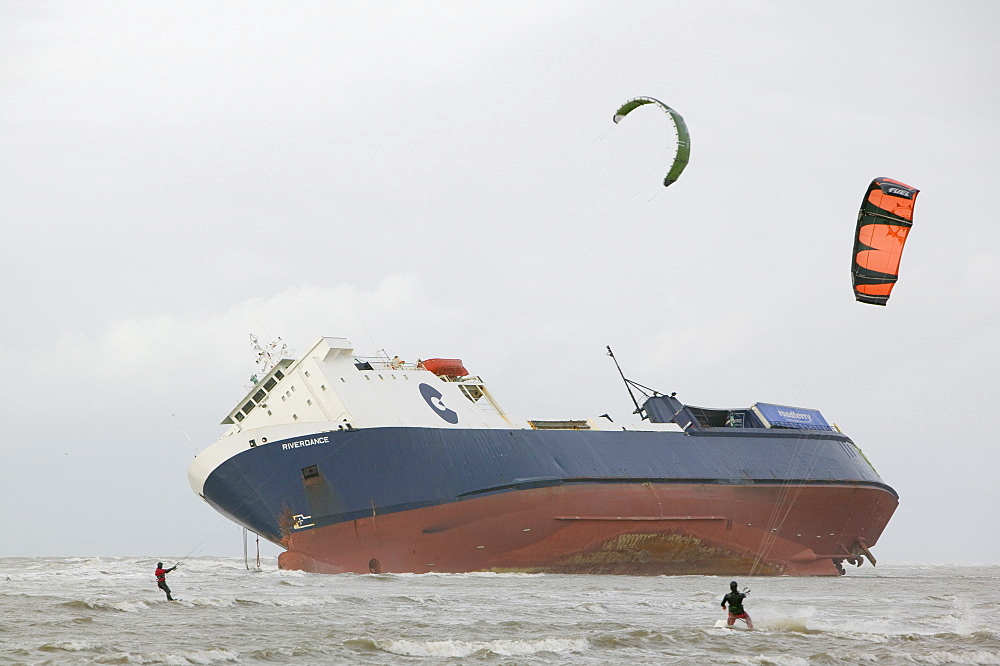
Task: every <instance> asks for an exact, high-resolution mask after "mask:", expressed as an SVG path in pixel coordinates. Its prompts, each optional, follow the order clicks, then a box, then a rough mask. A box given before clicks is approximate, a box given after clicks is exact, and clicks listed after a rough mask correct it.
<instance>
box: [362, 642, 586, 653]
mask: <svg viewBox="0 0 1000 666" xmlns="http://www.w3.org/2000/svg"><path fill="white" fill-rule="evenodd" d="M375 646H376V647H377V648H378V649H380V650H382V651H384V652H390V653H392V654H398V655H401V656H405V657H468V656H469V655H472V654H475V653H477V652H481V651H484V650H485V651H487V652H491V653H493V654H496V655H499V656H502V657H511V656H518V655H520V656H523V655H529V654H536V653H538V652H557V653H567V652H582V651H584V650H587V649H589V648H590V644H589V643H588V642H587V641H586V640H585V639H583V638H541V639H537V640H533V641H532V640H526V641H525V640H522V641H512V640H496V641H414V640H407V639H388V640H378V641H375Z"/></svg>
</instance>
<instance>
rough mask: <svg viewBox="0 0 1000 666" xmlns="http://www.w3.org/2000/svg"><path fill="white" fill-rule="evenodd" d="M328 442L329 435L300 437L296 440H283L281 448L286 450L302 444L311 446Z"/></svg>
mask: <svg viewBox="0 0 1000 666" xmlns="http://www.w3.org/2000/svg"><path fill="white" fill-rule="evenodd" d="M329 442H330V438H329V437H313V438H312V439H300V440H299V441H297V442H285V443H284V444H282V445H281V449H282V450H283V451H286V450H288V449H297V448H299V447H302V446H312V445H313V444H327V443H329Z"/></svg>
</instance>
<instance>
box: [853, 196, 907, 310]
mask: <svg viewBox="0 0 1000 666" xmlns="http://www.w3.org/2000/svg"><path fill="white" fill-rule="evenodd" d="M918 192H920V190H918V189H915V188H912V187H910V186H909V185H906V184H905V183H901V182H899V181H898V180H893V179H891V178H876V179H875V180H873V181H872V184H871V185H869V186H868V192H867V193H865V199H864V201H862V202H861V210H860V212H858V230H857V233H856V234H855V236H854V255H853V260H852V265H851V277H852V278H853V281H854V297H855V298H856V299H857V300H859V301H861V302H862V303H871V304H872V305H885V304H886V302H887V301H888V300H889V294H890V293H891V292H892V286H893V285H894V284H896V280H897V278H898V277H899V259H900V257H901V256H902V254H903V245H904V244H905V243H906V236H907V234H909V233H910V227H912V226H913V204H914V203H916V200H917V193H918Z"/></svg>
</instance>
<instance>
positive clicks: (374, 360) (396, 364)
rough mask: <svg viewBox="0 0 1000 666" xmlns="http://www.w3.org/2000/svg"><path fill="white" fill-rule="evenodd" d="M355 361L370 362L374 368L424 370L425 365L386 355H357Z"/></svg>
mask: <svg viewBox="0 0 1000 666" xmlns="http://www.w3.org/2000/svg"><path fill="white" fill-rule="evenodd" d="M354 361H355V363H356V364H357V363H361V364H368V365H369V366H371V369H372V370H423V366H421V365H420V364H419V363H407V362H406V361H402V360H400V361H394V360H392V359H387V358H385V357H384V356H355V357H354Z"/></svg>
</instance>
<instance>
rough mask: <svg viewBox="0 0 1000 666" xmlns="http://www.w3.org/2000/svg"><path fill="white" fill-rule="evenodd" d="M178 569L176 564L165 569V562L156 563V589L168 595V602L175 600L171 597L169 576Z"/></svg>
mask: <svg viewBox="0 0 1000 666" xmlns="http://www.w3.org/2000/svg"><path fill="white" fill-rule="evenodd" d="M176 568H177V565H176V564H175V565H174V566H172V567H170V568H169V569H164V568H163V562H157V563H156V587H158V588H160V589H161V590H163V591H164V592H166V593H167V601H173V600H174V598H173V597H172V596H170V588H169V587H168V586H167V574H168V573H170V572H171V571H173V570H174V569H176Z"/></svg>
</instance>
